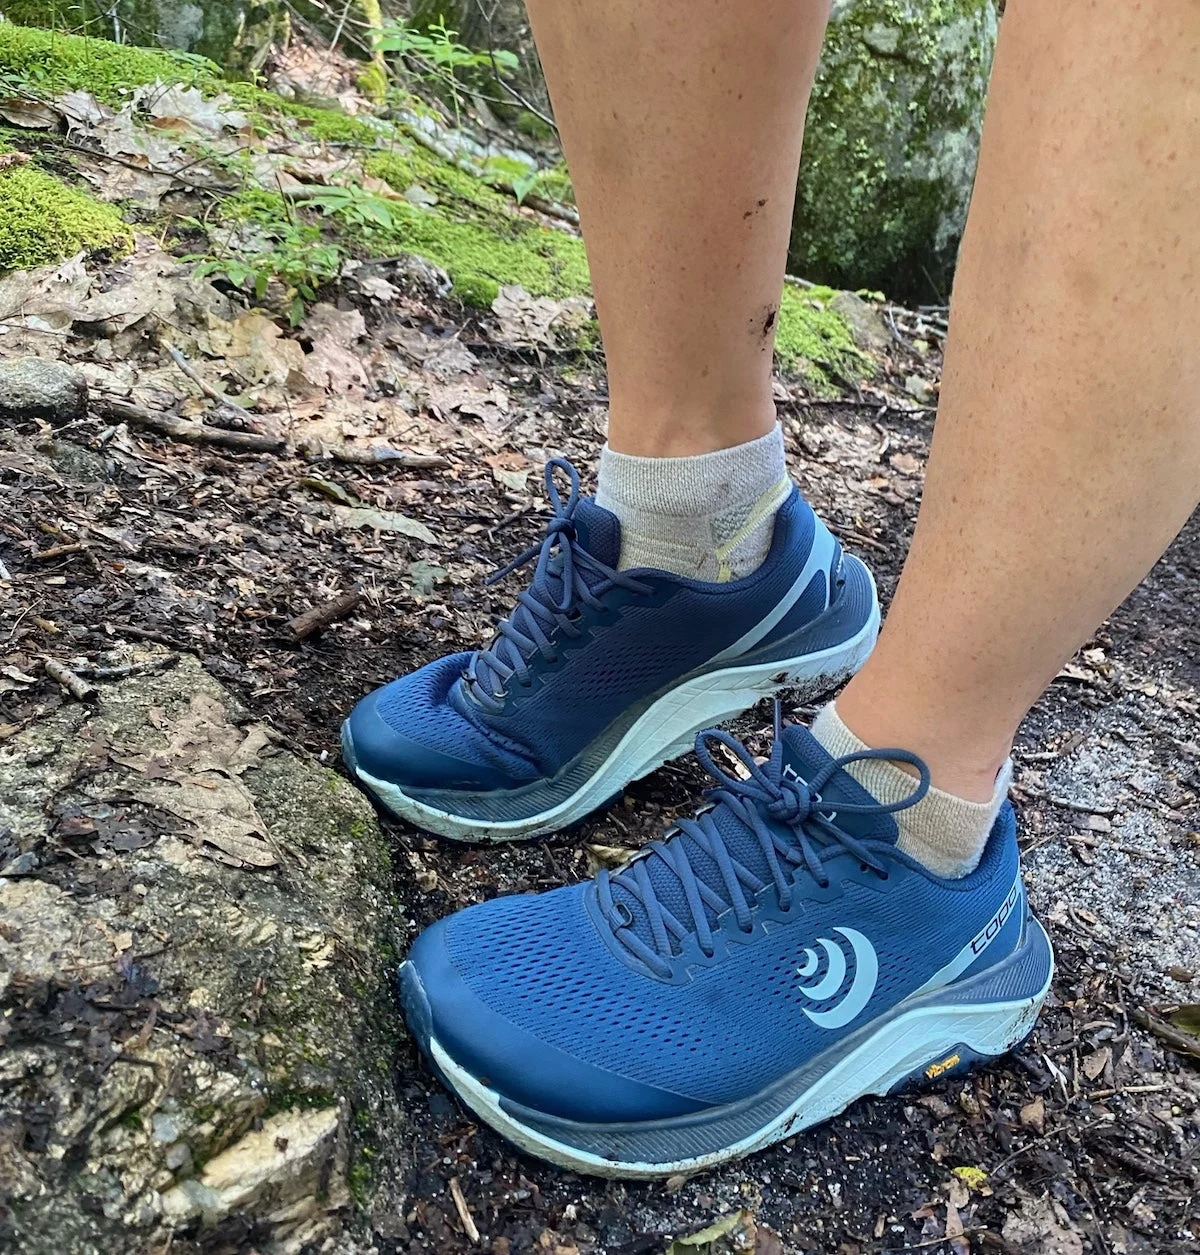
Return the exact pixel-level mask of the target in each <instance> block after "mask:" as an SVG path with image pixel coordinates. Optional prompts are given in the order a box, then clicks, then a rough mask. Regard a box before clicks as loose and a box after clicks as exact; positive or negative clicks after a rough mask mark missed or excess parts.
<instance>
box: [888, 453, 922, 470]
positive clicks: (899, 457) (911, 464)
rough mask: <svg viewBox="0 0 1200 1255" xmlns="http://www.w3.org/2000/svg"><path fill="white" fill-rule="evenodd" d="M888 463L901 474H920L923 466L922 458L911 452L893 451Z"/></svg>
mask: <svg viewBox="0 0 1200 1255" xmlns="http://www.w3.org/2000/svg"><path fill="white" fill-rule="evenodd" d="M888 465H889V466H891V467H892V469H893V470H897V471H899V472H900V474H901V475H920V473H921V467H922V463H921V459H920V458H918V457H914V456H913V455H912V454H911V453H893V454H892V456H891V457H890V458H888Z"/></svg>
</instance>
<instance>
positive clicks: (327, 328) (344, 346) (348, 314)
mask: <svg viewBox="0 0 1200 1255" xmlns="http://www.w3.org/2000/svg"><path fill="white" fill-rule="evenodd" d="M301 332H302V334H303V336H304V339H306V340H307V341H308V342H309V344H310V345H311V352H309V353H307V354H306V355H305V357H304V363H303V365H302V366H301V368H300V369H301V371H302V373H303V374H304V376H305V377H306V378H307V379H309V380H311V381H312V382H313V383H314V384H315V385H316V386H317V387H318V388H323V389H324V390H325V391H326V392H335V393H339V394H343V395H346V394H350V395H354V394H358V395H361V394H362V393H364V392H365V391H366V390H367V388H369V387H370V384H371V381H370V379H369V378H368V377H367V372H366V369H365V367H364V366H363V360H362V358H361V357H360V356H359V355H358V353H356V352H355V351H354V348H353V345H355V344H356V343H357V342H358V341H359V340H361V339H362V338H363V337H364V336H365V335H366V334H367V324H366V322H365V321H364V320H363V316H362V314H360V313H359V312H358V310H356V309H351V310H341V309H337V308H336V307H335V306H333V305H324V304H321V305H314V306H313V307H312V309H311V310H309V312H308V316H307V317H306V318H305V319H304V323H303V325H302V327H301Z"/></svg>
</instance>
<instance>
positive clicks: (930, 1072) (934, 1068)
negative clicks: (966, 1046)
mask: <svg viewBox="0 0 1200 1255" xmlns="http://www.w3.org/2000/svg"><path fill="white" fill-rule="evenodd" d="M961 1062H962V1056H961V1055H959V1054H952V1055H947V1056H946V1058H944V1059H942V1060H941V1061H940V1062H939V1063H931V1064H930V1065H929V1066H928V1067H927V1068H926V1069H925V1075H926V1076H927V1077H928V1078H929V1079H930V1080H931V1081H932V1080H935V1079H936V1078H937V1077H939V1076H941V1075H942V1074H943V1073H945V1072H949V1071H950V1069H951V1068H953V1067H955V1066H957V1065H958V1064H959V1063H961Z"/></svg>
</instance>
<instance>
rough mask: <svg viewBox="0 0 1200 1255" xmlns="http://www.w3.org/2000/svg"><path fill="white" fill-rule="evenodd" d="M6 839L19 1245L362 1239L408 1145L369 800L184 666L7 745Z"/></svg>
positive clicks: (380, 855)
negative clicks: (279, 744) (15, 862)
mask: <svg viewBox="0 0 1200 1255" xmlns="http://www.w3.org/2000/svg"><path fill="white" fill-rule="evenodd" d="M147 656H151V655H145V654H133V655H131V656H130V657H131V659H136V658H138V657H147ZM5 829H8V830H9V831H10V832H11V835H12V843H13V844H14V845H15V846H16V848H19V849H21V850H23V851H24V852H25V854H28V855H31V856H36V858H37V859H38V860H39V861H40V865H39V866H38V867H37V868H36V874H35V875H24V876H19V877H8V878H4V879H0V920H3V922H4V927H3V928H0V1193H3V1194H6V1195H7V1196H8V1206H9V1207H10V1209H11V1212H10V1223H11V1224H12V1226H13V1229H14V1238H15V1243H16V1246H15V1249H19V1250H21V1251H23V1252H26V1255H62V1253H63V1252H66V1251H71V1252H80V1253H81V1255H83V1253H91V1252H97V1253H100V1252H103V1255H126V1253H129V1255H132V1252H135V1251H136V1252H142V1251H145V1250H150V1249H165V1248H166V1246H168V1245H169V1244H170V1240H171V1238H172V1236H173V1235H176V1234H181V1233H182V1232H183V1231H184V1230H185V1229H186V1230H187V1232H188V1234H189V1235H195V1234H198V1235H199V1237H200V1239H201V1240H202V1239H203V1235H204V1233H205V1232H208V1231H210V1230H213V1229H214V1227H216V1226H220V1225H221V1224H222V1223H223V1222H230V1223H234V1222H235V1223H236V1225H238V1226H249V1227H250V1229H251V1230H252V1231H253V1232H254V1234H255V1239H256V1240H255V1249H256V1250H260V1251H262V1252H273V1253H278V1255H284V1253H288V1252H297V1251H299V1250H301V1249H302V1248H304V1247H306V1246H307V1245H309V1244H314V1243H316V1244H321V1243H325V1242H327V1241H331V1240H332V1241H333V1242H334V1243H335V1244H337V1243H342V1242H343V1241H348V1240H350V1239H349V1229H348V1226H349V1225H350V1224H351V1222H352V1220H353V1217H354V1213H355V1209H356V1207H358V1208H361V1207H367V1206H370V1204H371V1203H372V1201H373V1196H374V1193H375V1186H374V1184H373V1182H375V1181H383V1179H384V1176H385V1174H386V1173H387V1171H388V1169H389V1166H390V1165H394V1164H395V1163H397V1162H398V1161H399V1157H400V1155H401V1150H400V1145H401V1139H403V1138H404V1137H405V1134H406V1129H405V1125H404V1122H403V1119H402V1118H401V1114H400V1112H399V1110H398V1108H397V1104H396V1096H395V1090H394V1086H393V1084H392V1080H391V1075H392V1067H393V1063H394V1053H395V1049H396V1045H397V1042H398V1035H399V1033H400V1025H399V1019H398V1015H397V1012H396V1008H395V1004H394V998H393V996H392V992H391V988H390V984H391V982H390V975H391V969H392V968H393V966H394V956H395V953H396V948H397V942H398V936H397V923H398V917H397V915H396V910H395V906H394V903H393V901H392V899H391V897H390V896H389V892H388V885H389V884H390V867H389V861H388V851H387V846H386V844H385V842H384V840H383V837H382V835H381V833H380V831H379V828H378V826H377V824H376V821H375V817H374V814H373V812H372V810H371V807H370V806H369V804H368V803H367V802H366V800H365V799H364V798H363V797H362V796H361V795H360V794H359V793H358V792H357V791H356V790H355V789H354V788H352V787H351V786H350V785H349V784H347V783H346V782H345V781H344V780H342V779H341V778H340V777H339V776H337V775H335V774H334V773H333V772H331V771H328V770H325V769H323V768H320V767H317V766H315V765H313V764H311V763H306V762H302V761H301V760H299V759H298V758H296V757H295V756H294V755H292V754H290V753H287V752H284V751H282V750H279V749H278V748H276V746H275V745H274V744H273V743H272V741H271V739H270V737H269V735H268V734H267V732H266V730H265V729H263V728H261V727H258V726H248V725H246V724H245V723H244V722H243V714H242V712H241V711H239V710H238V708H237V706H236V705H235V703H234V702H233V700H232V699H231V698H230V697H229V695H228V694H227V693H226V692H225V691H224V690H223V689H222V688H221V687H220V686H219V685H218V684H217V683H216V681H214V680H213V679H211V678H210V677H209V676H208V675H207V674H205V672H204V671H203V670H201V668H200V667H199V665H198V664H197V663H196V662H195V661H194V660H193V659H191V658H190V657H186V656H185V657H184V658H183V659H182V660H181V661H180V662H179V664H178V665H177V666H175V667H174V668H173V669H171V670H169V671H163V672H160V673H157V674H153V673H151V674H143V675H139V676H136V677H132V678H129V679H126V680H122V681H120V682H119V683H116V684H111V685H104V686H102V691H101V698H100V701H99V703H98V705H96V706H95V707H94V708H93V707H85V706H82V705H79V704H71V705H68V706H64V707H62V708H60V709H59V710H57V711H55V712H53V713H52V714H51V715H49V716H48V717H47V718H45V719H43V720H41V721H40V722H38V723H35V724H33V725H32V726H30V727H28V728H25V729H23V730H22V731H21V732H20V733H18V734H17V735H16V736H14V737H12V738H10V739H9V740H8V741H6V742H5V743H4V744H3V745H2V746H0V830H5ZM20 857H22V858H23V857H24V854H23V855H22V856H20ZM34 1129H36V1131H37V1132H36V1136H35V1135H32V1134H31V1135H30V1136H26V1133H27V1132H28V1131H30V1130H34ZM14 1131H15V1132H14ZM364 1146H369V1151H370V1154H369V1156H364V1155H363V1154H362V1151H363V1148H364ZM344 1232H345V1236H339V1235H341V1234H343V1233H344ZM189 1249H191V1248H190V1246H189ZM337 1249H342V1248H341V1246H338V1247H337Z"/></svg>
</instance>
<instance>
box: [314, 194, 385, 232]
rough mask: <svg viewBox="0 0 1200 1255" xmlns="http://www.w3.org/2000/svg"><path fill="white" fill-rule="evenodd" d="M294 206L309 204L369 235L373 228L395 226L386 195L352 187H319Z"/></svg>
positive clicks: (383, 228)
mask: <svg viewBox="0 0 1200 1255" xmlns="http://www.w3.org/2000/svg"><path fill="white" fill-rule="evenodd" d="M297 203H298V204H301V205H310V206H311V207H312V208H313V209H319V210H320V211H321V212H322V213H324V214H328V215H329V216H330V217H333V218H338V219H340V220H341V221H342V222H344V223H345V224H346V225H347V226H351V227H356V228H358V229H359V230H360V231H366V232H370V231H371V230H372V229H373V228H381V229H382V230H384V231H391V230H392V229H393V228H394V227H395V225H396V219H395V215H394V213H393V211H392V202H391V201H389V199H388V198H387V197H386V196H380V195H378V194H377V193H376V192H368V191H366V190H365V189H364V188H361V187H357V186H354V185H353V184H351V185H349V186H346V187H323V188H321V190H320V191H317V192H310V193H307V194H306V195H304V196H301V197H298V198H297Z"/></svg>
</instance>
